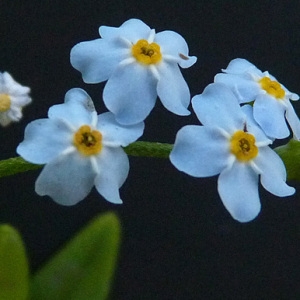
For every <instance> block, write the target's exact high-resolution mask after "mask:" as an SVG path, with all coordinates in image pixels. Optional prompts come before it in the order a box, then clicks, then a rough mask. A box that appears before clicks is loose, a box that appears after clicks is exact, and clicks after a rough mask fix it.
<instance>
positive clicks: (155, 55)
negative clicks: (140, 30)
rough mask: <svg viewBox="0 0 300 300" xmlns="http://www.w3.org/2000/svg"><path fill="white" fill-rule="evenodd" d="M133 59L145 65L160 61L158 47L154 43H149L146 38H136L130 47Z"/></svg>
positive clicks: (160, 56)
mask: <svg viewBox="0 0 300 300" xmlns="http://www.w3.org/2000/svg"><path fill="white" fill-rule="evenodd" d="M131 51H132V55H133V56H134V57H135V59H136V60H137V61H138V62H140V63H142V64H146V65H151V64H156V63H158V62H160V61H161V59H162V55H161V53H160V47H159V45H158V44H156V43H151V44H149V43H148V42H147V41H146V40H138V41H137V43H136V44H134V45H133V46H132V48H131Z"/></svg>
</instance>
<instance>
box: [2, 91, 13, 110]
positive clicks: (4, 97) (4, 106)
mask: <svg viewBox="0 0 300 300" xmlns="http://www.w3.org/2000/svg"><path fill="white" fill-rule="evenodd" d="M10 105H11V100H10V97H9V95H8V94H0V112H5V111H7V110H9V109H10Z"/></svg>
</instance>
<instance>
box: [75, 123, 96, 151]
mask: <svg viewBox="0 0 300 300" xmlns="http://www.w3.org/2000/svg"><path fill="white" fill-rule="evenodd" d="M73 143H74V145H75V147H76V148H77V150H78V151H79V152H80V153H81V154H83V155H86V156H89V155H95V154H98V153H99V152H100V151H101V149H102V134H101V133H100V132H99V131H97V130H92V129H91V127H90V126H88V125H83V126H81V127H80V128H79V129H78V130H77V131H76V132H75V134H74V138H73Z"/></svg>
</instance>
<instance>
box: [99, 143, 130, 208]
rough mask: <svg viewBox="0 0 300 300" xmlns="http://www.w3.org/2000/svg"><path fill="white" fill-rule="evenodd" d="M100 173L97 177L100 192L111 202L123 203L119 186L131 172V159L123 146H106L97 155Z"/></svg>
mask: <svg viewBox="0 0 300 300" xmlns="http://www.w3.org/2000/svg"><path fill="white" fill-rule="evenodd" d="M97 163H98V165H99V168H100V173H99V174H98V175H97V177H96V179H95V186H96V189H97V190H98V192H99V193H100V194H101V195H102V196H103V197H104V198H105V199H106V200H107V201H109V202H111V203H115V204H121V203H122V200H121V198H120V194H119V188H120V187H121V186H122V185H123V183H124V181H125V180H126V178H127V176H128V172H129V161H128V157H127V155H126V154H125V152H124V150H123V149H122V148H108V147H105V148H103V150H102V151H101V155H98V156H97Z"/></svg>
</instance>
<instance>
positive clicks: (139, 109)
mask: <svg viewBox="0 0 300 300" xmlns="http://www.w3.org/2000/svg"><path fill="white" fill-rule="evenodd" d="M156 84H157V82H156V79H155V78H154V77H153V75H152V73H151V72H150V70H149V68H147V67H144V66H142V65H140V64H138V63H132V64H129V65H128V64H126V65H120V66H119V67H118V68H117V70H116V71H115V72H114V73H113V74H112V76H111V77H110V78H109V80H108V82H107V83H106V85H105V88H104V91H103V100H104V103H105V105H106V107H107V109H108V110H110V111H111V112H112V113H113V114H114V115H115V117H116V120H117V121H118V122H120V123H121V124H125V125H130V124H136V123H140V122H142V121H143V120H144V119H145V118H146V117H147V116H148V115H149V113H150V111H151V110H152V109H153V107H154V104H155V101H156V96H157V92H156Z"/></svg>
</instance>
